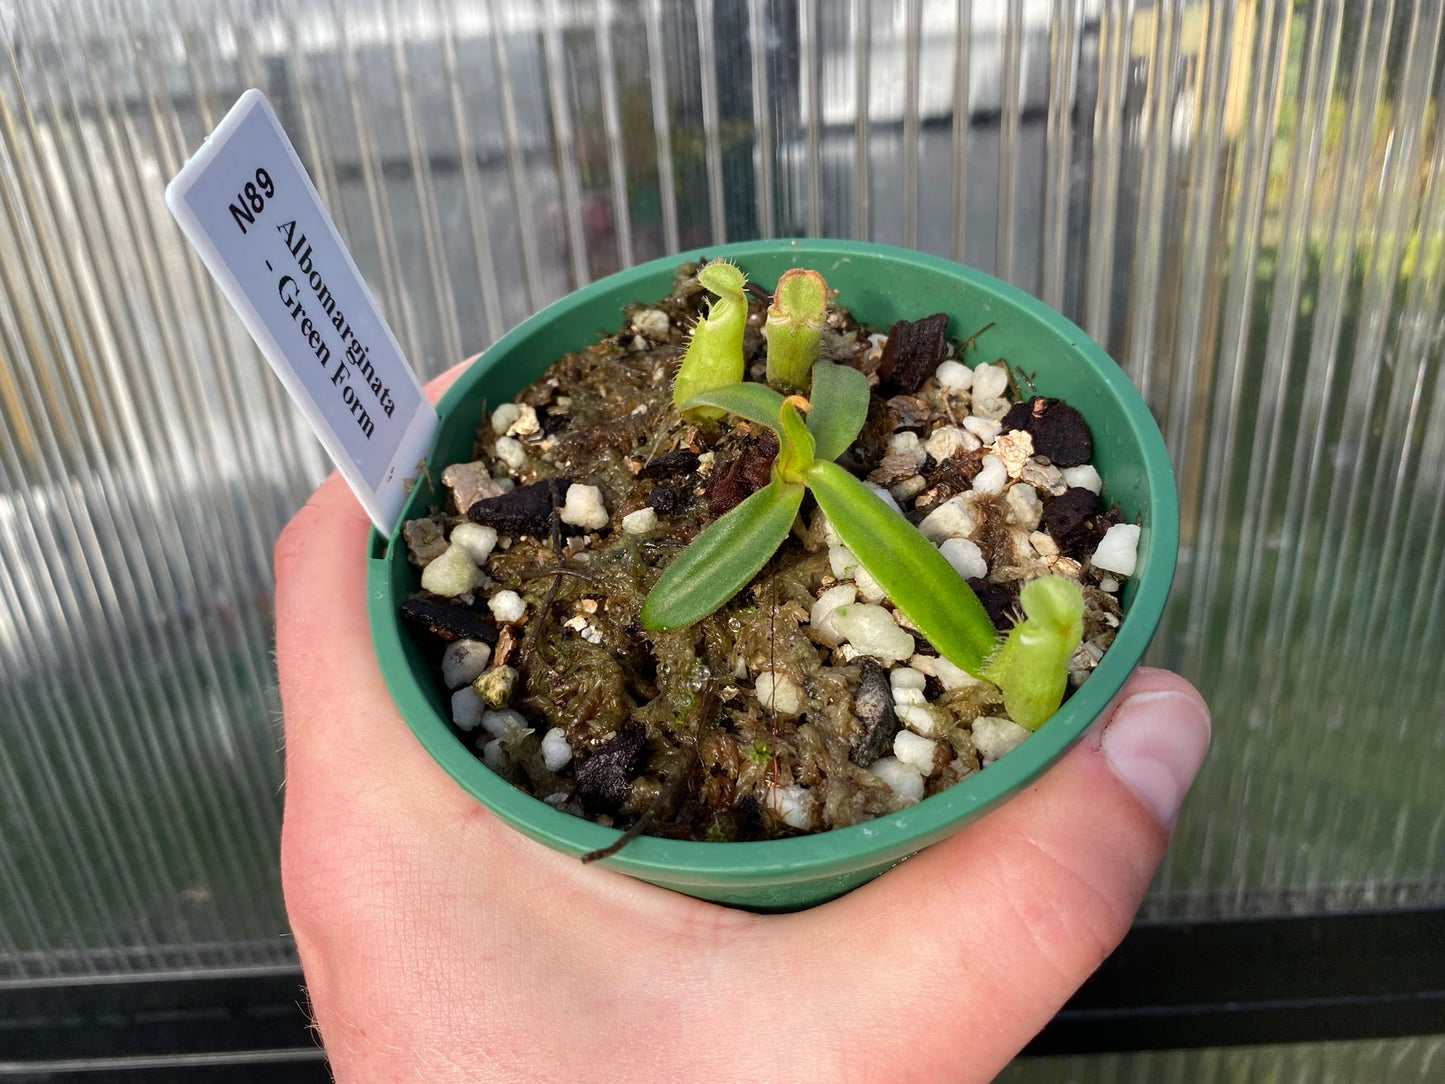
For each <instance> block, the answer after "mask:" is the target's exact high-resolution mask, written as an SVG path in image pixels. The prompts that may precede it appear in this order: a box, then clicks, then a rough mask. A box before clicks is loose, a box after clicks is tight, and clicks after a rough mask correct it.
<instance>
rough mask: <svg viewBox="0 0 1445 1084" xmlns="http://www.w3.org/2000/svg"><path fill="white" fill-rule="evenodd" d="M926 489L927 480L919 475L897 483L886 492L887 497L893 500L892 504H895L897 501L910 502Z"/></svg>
mask: <svg viewBox="0 0 1445 1084" xmlns="http://www.w3.org/2000/svg"><path fill="white" fill-rule="evenodd" d="M927 488H928V479H927V478H925V477H923V475H921V474H915V475H914V476H913V477H912V478H909V479H907V480H905V481H902V482H899V483H898V484H897V485H896V486H894V487H893V488H892V489H890V490H889V491H888V495H889V496H890V497H892V498H893V503H894V504H897V503H898V502H899V501H911V500H912V499H913V498H914V497H916V496H918V495H919V494H920V493H922V492H923V491H924V490H925V489H927Z"/></svg>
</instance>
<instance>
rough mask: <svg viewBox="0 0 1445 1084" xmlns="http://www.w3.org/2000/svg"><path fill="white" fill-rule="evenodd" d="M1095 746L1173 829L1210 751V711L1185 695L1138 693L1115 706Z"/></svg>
mask: <svg viewBox="0 0 1445 1084" xmlns="http://www.w3.org/2000/svg"><path fill="white" fill-rule="evenodd" d="M1099 748H1100V749H1101V750H1102V751H1103V753H1104V757H1105V759H1106V760H1108V762H1109V764H1110V766H1111V767H1113V769H1114V771H1115V773H1117V774H1118V776H1119V778H1120V779H1122V780H1123V781H1124V782H1125V783H1127V784H1129V788H1130V789H1131V790H1133V791H1134V793H1135V794H1137V795H1138V796H1139V799H1140V800H1141V801H1142V802H1143V803H1144V804H1145V805H1146V806H1148V807H1149V809H1150V810H1151V811H1152V812H1153V814H1154V816H1155V817H1157V818H1158V819H1159V823H1160V824H1162V825H1163V826H1164V827H1165V828H1168V829H1173V827H1174V821H1175V818H1177V817H1178V816H1179V807H1180V805H1182V804H1183V802H1184V795H1185V794H1186V793H1187V792H1188V790H1189V785H1190V784H1191V783H1193V782H1194V777H1195V776H1196V775H1198V774H1199V768H1200V766H1201V765H1202V764H1203V763H1204V754H1205V753H1206V752H1207V751H1208V749H1209V712H1208V711H1207V710H1205V708H1204V707H1203V706H1202V705H1201V704H1200V703H1199V702H1198V701H1197V700H1195V699H1194V698H1193V697H1190V696H1186V695H1185V694H1184V693H1176V692H1167V691H1165V692H1147V693H1136V694H1135V695H1134V696H1131V697H1129V699H1127V700H1125V701H1124V702H1123V703H1122V704H1120V705H1119V709H1118V710H1117V711H1116V712H1115V713H1114V717H1113V718H1112V719H1110V720H1109V722H1108V724H1107V725H1106V726H1105V728H1104V735H1103V737H1102V738H1101V739H1100V741H1099Z"/></svg>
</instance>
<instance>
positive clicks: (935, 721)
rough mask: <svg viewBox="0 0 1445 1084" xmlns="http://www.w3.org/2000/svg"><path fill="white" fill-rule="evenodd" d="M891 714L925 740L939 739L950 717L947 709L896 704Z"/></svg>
mask: <svg viewBox="0 0 1445 1084" xmlns="http://www.w3.org/2000/svg"><path fill="white" fill-rule="evenodd" d="M893 714H895V715H897V716H898V721H899V722H901V723H902V724H903V725H904V726H906V727H907V728H908V729H909V730H912V731H913V732H914V733H916V734H922V735H923V736H924V737H925V738H937V737H941V736H942V735H943V733H944V732H945V731H946V730H947V729H948V724H949V720H950V718H951V717H950V716H949V714H948V709H947V708H940V707H938V706H937V705H935V704H898V703H895V704H894V705H893Z"/></svg>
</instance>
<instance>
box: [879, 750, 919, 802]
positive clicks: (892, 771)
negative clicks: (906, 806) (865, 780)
mask: <svg viewBox="0 0 1445 1084" xmlns="http://www.w3.org/2000/svg"><path fill="white" fill-rule="evenodd" d="M869 771H871V772H872V773H873V774H874V775H876V776H877V777H878V778H879V779H881V780H883V782H885V783H887V784H888V786H889V789H891V790H892V791H893V793H894V794H895V795H896V796H898V797H899V798H902V799H903V800H904V801H905V802H916V801H918V800H919V799H920V798H922V797H923V776H922V775H920V774H919V773H918V771H917V770H916V769H914V768H911V767H909V766H908V765H907V764H904V763H902V762H901V761H900V760H899V759H898V758H897V757H883V758H882V759H880V760H879V761H878V762H877V763H876V764H874V765H873V767H872V768H870V769H869Z"/></svg>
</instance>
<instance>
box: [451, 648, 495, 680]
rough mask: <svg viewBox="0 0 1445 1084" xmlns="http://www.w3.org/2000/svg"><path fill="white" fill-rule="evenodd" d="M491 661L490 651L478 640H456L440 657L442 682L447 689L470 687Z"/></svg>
mask: <svg viewBox="0 0 1445 1084" xmlns="http://www.w3.org/2000/svg"><path fill="white" fill-rule="evenodd" d="M491 661H492V649H491V648H490V647H488V646H487V645H486V644H484V643H482V642H481V641H480V640H458V641H456V642H455V643H453V644H452V645H451V646H450V647H448V648H447V650H446V653H445V654H444V655H442V680H443V681H445V682H446V683H447V688H448V689H457V688H460V687H461V686H463V685H471V683H472V682H474V681H476V680H477V678H479V677H481V676H482V674H483V672H484V671H485V670H486V669H487V663H489V662H491Z"/></svg>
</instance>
